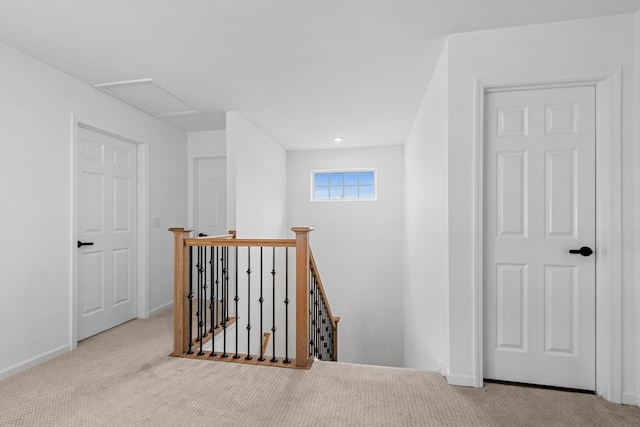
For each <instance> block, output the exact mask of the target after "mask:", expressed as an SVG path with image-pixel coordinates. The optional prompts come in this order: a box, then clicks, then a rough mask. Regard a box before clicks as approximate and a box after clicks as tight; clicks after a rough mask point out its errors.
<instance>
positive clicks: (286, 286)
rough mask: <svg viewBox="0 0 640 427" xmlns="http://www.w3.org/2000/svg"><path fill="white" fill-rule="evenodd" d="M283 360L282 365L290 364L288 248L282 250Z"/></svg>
mask: <svg viewBox="0 0 640 427" xmlns="http://www.w3.org/2000/svg"><path fill="white" fill-rule="evenodd" d="M284 265H285V267H284V360H283V361H282V363H291V360H290V359H289V248H287V247H285V248H284Z"/></svg>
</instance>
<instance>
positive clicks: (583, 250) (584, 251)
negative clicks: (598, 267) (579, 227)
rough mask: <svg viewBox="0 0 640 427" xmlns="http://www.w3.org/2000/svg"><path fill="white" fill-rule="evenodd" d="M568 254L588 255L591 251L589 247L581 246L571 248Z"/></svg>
mask: <svg viewBox="0 0 640 427" xmlns="http://www.w3.org/2000/svg"><path fill="white" fill-rule="evenodd" d="M569 253H570V254H580V255H582V256H589V255H591V254H592V253H593V251H592V250H591V248H590V247H588V246H583V247H581V248H580V249H571V250H570V251H569Z"/></svg>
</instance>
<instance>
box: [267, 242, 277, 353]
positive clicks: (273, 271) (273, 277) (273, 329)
mask: <svg viewBox="0 0 640 427" xmlns="http://www.w3.org/2000/svg"><path fill="white" fill-rule="evenodd" d="M272 261H273V264H272V268H271V280H272V282H273V298H272V305H273V306H272V312H271V314H272V319H273V323H272V326H271V340H272V344H273V356H272V357H271V359H270V360H269V361H270V362H274V363H275V362H277V361H278V358H277V357H276V248H275V246H274V247H273V260H272Z"/></svg>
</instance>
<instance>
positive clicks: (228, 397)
mask: <svg viewBox="0 0 640 427" xmlns="http://www.w3.org/2000/svg"><path fill="white" fill-rule="evenodd" d="M171 320H172V319H171V312H170V311H166V312H163V313H160V314H159V315H156V316H154V317H152V318H150V319H145V320H135V321H132V322H129V323H126V324H125V325H122V326H120V327H118V328H114V329H112V330H110V331H107V332H105V333H102V334H100V335H97V336H95V337H92V338H90V339H88V340H85V341H83V342H82V343H80V345H79V346H78V348H77V349H76V350H74V351H72V352H69V353H66V354H64V355H62V356H60V357H57V358H56V359H53V360H50V361H48V362H46V363H43V364H41V365H39V366H36V367H34V368H32V369H29V370H27V371H24V372H22V373H19V374H17V375H14V376H12V377H10V378H7V379H5V380H3V381H0V425H2V426H36V425H38V426H94V425H104V426H182V425H210V426H217V425H229V426H574V425H575V426H632V425H633V426H640V408H638V407H632V406H623V405H614V404H610V403H608V402H606V401H604V400H603V399H601V398H599V397H597V396H594V395H585V394H577V393H568V392H562V391H554V390H542V389H534V388H522V387H515V386H508V385H499V384H488V385H486V387H484V388H483V389H471V388H464V387H452V386H449V385H447V383H446V381H445V380H444V379H443V378H442V377H441V376H440V375H438V374H436V373H432V372H422V371H416V370H410V369H398V368H385V367H374V366H365V365H353V364H344V363H330V362H316V363H315V364H314V365H313V367H312V369H311V370H310V371H297V370H293V369H281V368H275V367H260V366H246V365H238V364H233V363H220V362H207V361H199V360H189V359H180V358H173V357H169V356H168V354H169V353H170V351H171V343H172V341H171ZM342 345H348V344H342Z"/></svg>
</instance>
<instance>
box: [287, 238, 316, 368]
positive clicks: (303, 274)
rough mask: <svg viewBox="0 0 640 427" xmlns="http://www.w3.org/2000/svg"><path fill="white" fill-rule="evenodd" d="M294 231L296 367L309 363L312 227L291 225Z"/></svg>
mask: <svg viewBox="0 0 640 427" xmlns="http://www.w3.org/2000/svg"><path fill="white" fill-rule="evenodd" d="M291 230H292V231H293V232H294V233H296V363H295V364H296V367H299V368H305V367H307V366H308V365H309V360H310V358H311V352H310V351H309V232H310V231H313V228H312V227H293V228H292V229H291Z"/></svg>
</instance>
